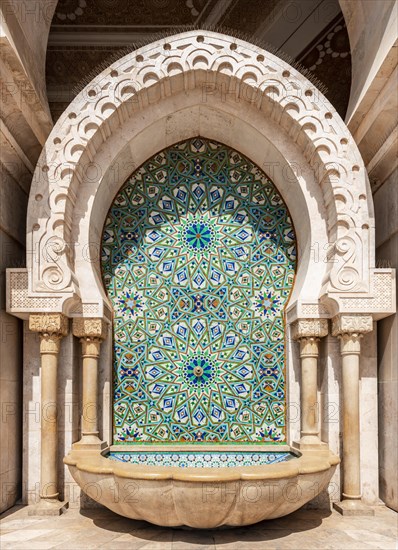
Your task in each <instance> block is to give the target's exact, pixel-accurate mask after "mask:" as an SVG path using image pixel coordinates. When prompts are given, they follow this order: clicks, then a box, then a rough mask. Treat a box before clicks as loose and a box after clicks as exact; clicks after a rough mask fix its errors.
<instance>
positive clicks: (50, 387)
mask: <svg viewBox="0 0 398 550" xmlns="http://www.w3.org/2000/svg"><path fill="white" fill-rule="evenodd" d="M59 340H60V337H59V336H57V335H49V336H47V335H42V336H41V344H40V353H41V376H40V378H41V473H40V476H41V477H40V497H41V498H45V499H56V498H58V494H59V493H58V483H57V478H58V475H57V460H58V430H57V413H58V410H57V409H58V407H57V370H58V351H59Z"/></svg>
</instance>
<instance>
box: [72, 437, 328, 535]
mask: <svg viewBox="0 0 398 550" xmlns="http://www.w3.org/2000/svg"><path fill="white" fill-rule="evenodd" d="M271 447H272V448H271ZM64 462H65V463H66V464H67V465H68V467H69V470H70V472H71V474H72V476H73V478H74V480H75V481H76V482H77V483H78V485H79V486H80V487H81V489H82V490H83V491H84V492H85V493H86V494H88V495H89V496H90V497H91V498H92V499H94V500H95V501H97V502H99V503H101V504H102V505H104V506H106V507H107V508H109V509H110V510H112V511H114V512H116V513H117V514H119V515H121V516H125V517H128V518H132V519H137V520H146V521H148V522H150V523H153V524H156V525H161V526H168V527H179V526H187V527H193V528H200V529H209V528H217V527H222V526H229V527H234V526H242V525H250V524H253V523H257V522H259V521H262V520H264V519H273V518H278V517H281V516H285V515H287V514H290V513H291V512H294V511H295V510H297V509H298V508H300V507H301V506H303V505H304V504H305V503H306V502H308V501H310V500H311V499H313V498H315V497H316V496H317V495H318V494H319V493H321V492H322V491H323V490H324V489H325V488H326V487H327V485H328V483H329V481H330V479H331V477H332V475H333V472H334V470H335V467H336V465H337V464H338V463H339V459H338V457H336V456H335V455H334V454H333V453H331V451H329V450H328V449H327V448H326V449H325V448H323V447H322V448H321V449H320V450H319V451H318V450H310V451H303V450H301V451H300V452H299V451H297V450H295V449H293V448H291V447H288V446H284V447H282V446H280V445H278V446H268V445H267V447H266V449H264V445H262V446H257V445H256V446H250V447H248V446H242V447H241V446H234V447H233V448H231V447H230V446H229V447H228V448H226V447H222V448H215V447H214V446H211V447H210V448H209V447H202V446H201V447H200V448H199V449H198V448H197V447H187V446H185V445H184V446H183V447H181V446H179V447H175V446H173V447H172V448H168V449H165V448H164V446H163V447H162V449H159V448H156V447H153V446H151V447H148V446H145V447H143V446H141V445H140V446H139V445H130V446H127V445H126V446H125V445H123V446H122V447H121V446H112V447H111V448H107V449H105V450H102V451H99V450H96V451H94V450H88V449H87V450H86V449H84V450H72V451H71V452H70V453H69V455H68V456H67V457H65V458H64Z"/></svg>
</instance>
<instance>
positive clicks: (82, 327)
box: [73, 317, 108, 341]
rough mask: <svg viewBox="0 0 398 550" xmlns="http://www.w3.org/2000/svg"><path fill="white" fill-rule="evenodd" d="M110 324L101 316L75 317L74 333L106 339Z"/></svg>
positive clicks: (85, 337)
mask: <svg viewBox="0 0 398 550" xmlns="http://www.w3.org/2000/svg"><path fill="white" fill-rule="evenodd" d="M107 331H108V325H107V323H105V322H104V321H103V320H102V319H100V318H94V317H76V318H75V319H73V335H74V336H76V337H77V338H83V339H86V340H87V339H98V340H100V341H101V340H105V338H106V335H107Z"/></svg>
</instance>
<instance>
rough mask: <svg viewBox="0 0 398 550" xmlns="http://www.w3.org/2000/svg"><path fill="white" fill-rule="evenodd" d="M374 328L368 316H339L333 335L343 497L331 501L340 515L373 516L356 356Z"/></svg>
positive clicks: (357, 357)
mask: <svg viewBox="0 0 398 550" xmlns="http://www.w3.org/2000/svg"><path fill="white" fill-rule="evenodd" d="M372 329H373V319H372V316H371V315H338V316H336V317H334V318H333V336H338V337H339V339H340V353H341V370H342V394H343V395H342V403H343V461H342V469H343V471H342V477H343V491H342V500H341V501H340V502H337V503H335V504H334V507H335V508H336V510H338V511H339V512H340V513H341V514H343V515H373V514H374V510H373V509H372V508H370V507H369V506H366V505H365V504H364V503H363V502H362V489H361V457H360V404H359V372H360V371H359V358H360V353H361V338H362V336H363V334H365V333H366V332H370V331H371V330H372Z"/></svg>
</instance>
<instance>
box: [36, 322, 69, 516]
mask: <svg viewBox="0 0 398 550" xmlns="http://www.w3.org/2000/svg"><path fill="white" fill-rule="evenodd" d="M29 329H30V330H31V331H33V332H38V333H39V336H40V384H41V416H40V420H41V424H40V436H41V450H40V460H41V463H40V503H39V505H38V506H35V507H34V508H33V509H32V510H31V511H30V513H32V514H39V515H59V514H60V513H62V512H63V511H64V510H65V509H66V508H67V503H65V502H60V500H59V492H58V427H57V416H58V399H57V374H58V373H57V371H58V355H59V348H60V342H61V339H62V338H63V337H64V336H66V334H67V333H68V319H67V317H65V316H64V315H62V314H61V313H39V314H33V315H30V317H29Z"/></svg>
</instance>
